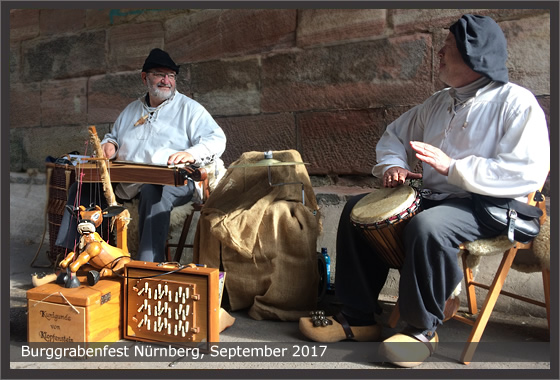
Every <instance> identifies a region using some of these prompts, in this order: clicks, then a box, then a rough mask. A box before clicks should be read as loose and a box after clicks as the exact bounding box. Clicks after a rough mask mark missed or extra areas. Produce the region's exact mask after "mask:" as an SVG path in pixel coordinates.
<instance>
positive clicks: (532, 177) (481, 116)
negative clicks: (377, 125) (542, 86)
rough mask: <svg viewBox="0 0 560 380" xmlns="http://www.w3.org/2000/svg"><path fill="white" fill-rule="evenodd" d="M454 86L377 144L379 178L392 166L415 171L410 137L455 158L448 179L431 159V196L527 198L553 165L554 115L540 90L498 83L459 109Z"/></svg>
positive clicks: (426, 179)
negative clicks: (548, 115)
mask: <svg viewBox="0 0 560 380" xmlns="http://www.w3.org/2000/svg"><path fill="white" fill-rule="evenodd" d="M450 90H451V88H446V89H444V90H441V91H439V92H436V93H435V94H434V95H432V96H431V97H430V98H428V99H427V100H426V101H425V102H424V103H422V104H420V105H418V106H416V107H414V108H412V109H410V110H409V111H407V112H406V113H404V114H403V115H402V116H401V117H399V118H398V119H397V120H395V121H394V122H393V123H391V124H390V125H389V126H388V127H387V130H386V131H385V133H384V134H383V136H382V137H381V139H380V140H379V143H378V144H377V148H376V154H377V162H378V163H377V165H375V167H374V168H373V170H372V173H373V175H374V176H376V177H380V178H381V177H383V173H385V171H386V170H387V169H389V168H390V167H392V166H400V167H402V168H405V169H407V170H410V171H412V170H413V169H414V167H415V166H416V164H417V162H418V159H417V158H416V156H415V152H414V151H413V150H412V148H411V147H410V144H409V142H410V141H422V142H425V143H428V144H431V145H433V146H435V147H438V148H439V149H441V150H442V151H443V152H444V153H446V154H447V155H448V156H449V157H450V158H451V166H450V167H449V173H448V176H444V175H442V174H439V173H438V172H437V171H436V170H435V169H434V168H432V167H431V166H430V165H428V164H423V166H422V187H423V189H426V190H429V191H428V192H427V195H426V198H430V199H436V200H437V199H444V198H447V197H468V196H469V193H471V192H472V193H479V194H485V195H492V196H496V197H504V198H517V199H519V200H522V201H526V199H527V198H526V196H527V194H529V193H530V192H532V191H535V190H537V189H539V188H540V187H541V186H542V185H543V183H544V181H545V180H546V177H547V174H548V171H549V167H550V146H549V138H548V129H547V125H546V119H545V115H544V112H543V110H542V109H541V107H540V106H539V104H538V102H537V100H536V99H535V97H534V96H533V94H532V93H531V92H530V91H529V90H527V89H525V88H523V87H521V86H518V85H516V84H513V83H507V84H504V85H502V84H500V83H496V82H491V83H490V84H488V85H486V86H485V87H483V88H481V89H479V90H478V91H477V93H476V96H475V97H474V98H472V99H471V100H469V101H468V103H467V105H466V106H465V107H464V108H459V109H458V110H457V111H453V98H452V97H451V96H450ZM430 192H431V195H430Z"/></svg>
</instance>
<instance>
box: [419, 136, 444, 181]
mask: <svg viewBox="0 0 560 380" xmlns="http://www.w3.org/2000/svg"><path fill="white" fill-rule="evenodd" d="M410 146H411V147H412V149H414V151H415V152H416V157H418V159H419V160H420V161H422V162H425V163H427V164H428V165H430V166H431V167H433V168H434V169H436V171H437V172H438V173H439V174H442V175H445V176H446V175H448V174H449V166H451V158H449V156H448V155H447V154H445V153H443V151H442V150H441V149H439V148H436V147H435V146H433V145H430V144H426V143H423V142H420V141H411V142H410Z"/></svg>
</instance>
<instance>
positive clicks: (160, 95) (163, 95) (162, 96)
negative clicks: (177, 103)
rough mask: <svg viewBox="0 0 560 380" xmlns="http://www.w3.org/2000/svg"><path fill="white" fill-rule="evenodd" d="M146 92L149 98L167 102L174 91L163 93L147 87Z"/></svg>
mask: <svg viewBox="0 0 560 380" xmlns="http://www.w3.org/2000/svg"><path fill="white" fill-rule="evenodd" d="M148 91H149V93H150V96H151V97H154V98H158V99H162V100H167V99H169V98H171V97H172V96H173V94H174V92H175V91H168V92H165V93H164V92H163V91H161V90H160V88H159V87H156V88H150V87H149V86H148Z"/></svg>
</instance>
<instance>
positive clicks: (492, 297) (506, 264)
mask: <svg viewBox="0 0 560 380" xmlns="http://www.w3.org/2000/svg"><path fill="white" fill-rule="evenodd" d="M516 254H517V247H513V248H511V249H509V250H508V251H507V252H505V253H504V257H503V258H502V261H501V263H500V266H499V267H498V270H497V271H496V276H495V277H494V280H493V281H492V285H490V288H489V289H488V294H487V296H486V300H485V301H484V305H483V306H482V308H481V309H480V313H479V315H478V317H477V318H476V321H475V323H474V326H473V328H472V330H471V334H470V336H469V338H468V340H467V344H466V346H465V349H464V350H463V353H462V355H461V362H462V363H464V364H469V363H470V362H471V360H472V357H473V356H474V352H475V350H476V346H477V345H478V342H480V338H481V337H482V333H483V332H484V329H485V327H486V324H487V323H488V319H489V318H490V314H491V313H492V310H493V309H494V306H495V305H496V301H497V300H498V296H499V295H500V292H501V291H502V287H503V285H504V282H505V281H506V277H507V274H508V272H509V269H510V268H511V264H512V263H513V259H514V258H515V255H516Z"/></svg>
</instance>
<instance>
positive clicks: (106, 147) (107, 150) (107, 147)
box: [101, 142, 117, 158]
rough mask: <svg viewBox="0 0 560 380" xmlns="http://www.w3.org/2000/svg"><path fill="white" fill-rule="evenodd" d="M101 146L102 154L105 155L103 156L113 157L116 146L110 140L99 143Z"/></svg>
mask: <svg viewBox="0 0 560 380" xmlns="http://www.w3.org/2000/svg"><path fill="white" fill-rule="evenodd" d="M101 147H102V148H103V154H104V155H105V158H111V157H113V156H114V155H115V152H116V151H117V147H116V146H115V144H113V143H111V142H106V143H105V144H103V145H101Z"/></svg>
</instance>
